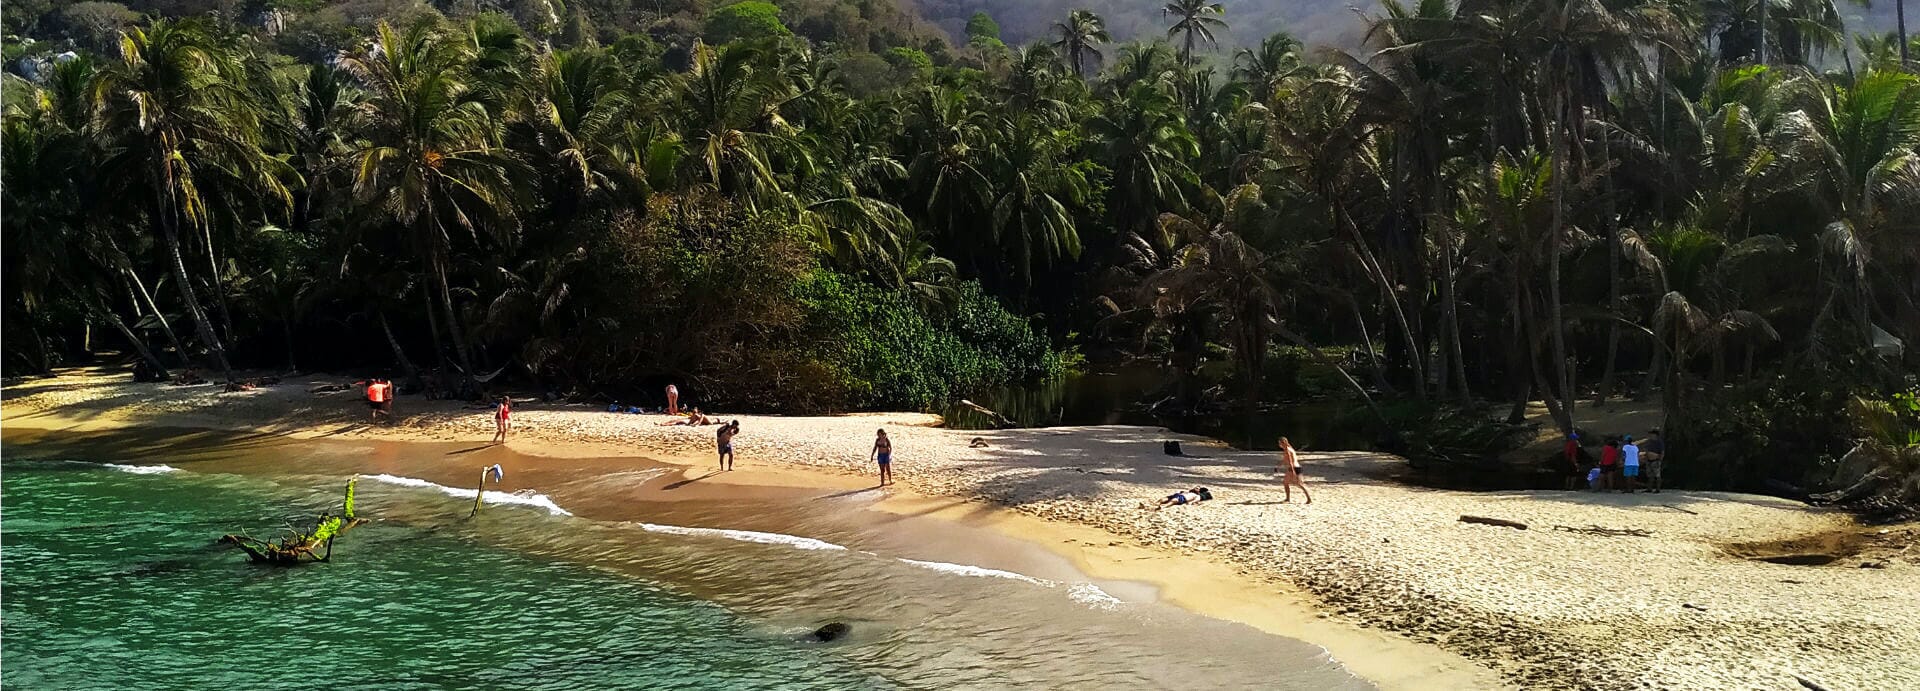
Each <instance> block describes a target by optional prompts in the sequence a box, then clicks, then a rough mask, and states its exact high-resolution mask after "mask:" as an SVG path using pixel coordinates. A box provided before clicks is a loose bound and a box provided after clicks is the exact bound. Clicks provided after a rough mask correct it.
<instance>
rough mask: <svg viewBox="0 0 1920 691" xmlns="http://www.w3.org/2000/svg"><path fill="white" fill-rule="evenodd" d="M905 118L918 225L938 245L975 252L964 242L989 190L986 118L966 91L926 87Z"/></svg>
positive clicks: (909, 175) (910, 184)
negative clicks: (952, 244) (910, 139)
mask: <svg viewBox="0 0 1920 691" xmlns="http://www.w3.org/2000/svg"><path fill="white" fill-rule="evenodd" d="M906 120H907V132H908V136H909V137H911V138H912V139H913V144H912V147H911V150H912V151H916V152H918V153H916V154H915V155H914V157H913V159H912V160H911V161H909V162H908V163H907V179H908V187H909V189H910V190H912V194H913V196H914V197H915V201H916V204H915V205H914V206H915V211H916V212H918V213H923V214H924V216H922V217H921V218H922V220H923V221H925V225H923V226H922V227H925V228H928V229H930V230H933V231H934V233H935V236H936V237H938V238H940V239H941V240H942V241H945V242H950V243H954V244H957V245H959V246H960V247H962V248H966V249H967V250H969V251H972V250H975V249H976V248H974V247H973V243H971V242H968V240H970V238H971V235H972V233H973V232H974V231H975V230H976V229H977V227H976V226H975V225H974V222H975V221H976V220H977V219H980V218H983V217H984V216H985V214H986V210H987V209H988V208H989V204H990V199H991V196H992V190H993V185H992V183H991V182H990V181H989V179H988V177H987V173H986V170H987V167H986V162H985V161H984V160H982V158H983V155H982V154H983V151H982V148H983V147H984V145H985V140H986V134H985V131H986V124H987V122H988V121H987V119H986V115H985V114H984V113H981V112H980V111H978V110H975V109H973V108H972V106H971V105H970V104H969V103H968V100H967V98H966V94H965V93H964V92H961V91H957V90H953V89H947V88H943V87H930V88H927V89H924V90H922V91H920V92H919V93H918V94H917V98H915V99H914V101H913V104H912V105H911V107H910V108H909V111H908V114H907V118H906ZM948 256H953V257H960V258H965V257H964V255H960V254H952V253H949V255H948Z"/></svg>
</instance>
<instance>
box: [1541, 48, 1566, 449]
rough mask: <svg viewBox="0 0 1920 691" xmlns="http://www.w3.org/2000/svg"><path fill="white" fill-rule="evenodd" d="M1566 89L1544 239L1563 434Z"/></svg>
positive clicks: (1557, 419) (1563, 86) (1561, 100)
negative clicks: (1550, 216)
mask: <svg viewBox="0 0 1920 691" xmlns="http://www.w3.org/2000/svg"><path fill="white" fill-rule="evenodd" d="M1566 89H1567V86H1566V83H1565V81H1564V80H1563V81H1562V82H1561V85H1560V88H1559V89H1558V91H1559V92H1560V93H1558V94H1556V97H1557V100H1558V101H1559V106H1560V127H1559V129H1560V131H1559V133H1558V135H1559V136H1557V137H1554V141H1553V227H1552V230H1551V231H1550V232H1552V233H1553V235H1552V236H1551V237H1549V238H1547V244H1548V250H1547V291H1548V298H1547V299H1548V300H1549V301H1550V302H1551V304H1550V305H1549V308H1550V309H1551V310H1552V311H1551V313H1550V315H1549V317H1548V318H1549V319H1551V320H1552V321H1553V324H1552V327H1553V334H1552V336H1553V372H1554V374H1555V376H1556V377H1557V379H1558V381H1555V382H1554V385H1555V386H1558V387H1560V393H1561V396H1560V397H1561V398H1562V399H1564V400H1565V401H1566V415H1565V416H1564V417H1561V416H1555V422H1558V423H1560V431H1561V432H1562V433H1565V432H1571V431H1573V408H1574V401H1573V399H1574V392H1573V377H1572V375H1571V374H1570V373H1568V371H1567V341H1566V322H1565V320H1564V319H1563V318H1562V314H1561V304H1560V302H1561V300H1560V251H1561V248H1562V247H1563V246H1564V245H1565V235H1566V223H1567V160H1566V159H1567V148H1568V144H1569V142H1568V141H1567V139H1568V138H1569V137H1571V136H1572V134H1570V133H1569V132H1568V127H1567V120H1568V118H1569V117H1570V116H1569V114H1568V112H1567V108H1569V107H1570V106H1569V105H1568V103H1567V100H1568V99H1567V94H1566ZM1542 393H1549V392H1542Z"/></svg>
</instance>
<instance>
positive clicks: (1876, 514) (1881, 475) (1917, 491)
mask: <svg viewBox="0 0 1920 691" xmlns="http://www.w3.org/2000/svg"><path fill="white" fill-rule="evenodd" d="M1847 416H1848V418H1849V419H1851V420H1852V422H1853V424H1854V428H1855V430H1856V435H1855V444H1854V447H1853V450H1852V451H1848V452H1847V454H1846V455H1845V456H1843V457H1841V459H1840V463H1839V470H1838V471H1837V472H1836V475H1853V474H1857V477H1858V479H1857V480H1853V481H1852V483H1851V484H1850V485H1848V486H1847V487H1845V488H1843V489H1839V490H1835V491H1832V492H1827V493H1824V494H1815V495H1813V496H1812V497H1811V498H1812V499H1813V501H1814V502H1816V503H1821V504H1831V505H1835V506H1840V507H1843V508H1846V509H1849V510H1852V511H1855V512H1858V513H1859V514H1860V515H1861V518H1863V519H1865V520H1866V521H1867V522H1869V523H1893V522H1897V521H1902V520H1907V519H1911V518H1914V517H1917V516H1920V390H1915V391H1907V392H1903V393H1899V394H1895V395H1894V396H1893V397H1892V398H1890V399H1884V400H1883V399H1876V398H1864V397H1858V396H1856V397H1854V398H1853V400H1851V401H1849V402H1848V404H1847ZM1862 469H1864V470H1865V472H1864V473H1861V472H1860V471H1861V470H1862Z"/></svg>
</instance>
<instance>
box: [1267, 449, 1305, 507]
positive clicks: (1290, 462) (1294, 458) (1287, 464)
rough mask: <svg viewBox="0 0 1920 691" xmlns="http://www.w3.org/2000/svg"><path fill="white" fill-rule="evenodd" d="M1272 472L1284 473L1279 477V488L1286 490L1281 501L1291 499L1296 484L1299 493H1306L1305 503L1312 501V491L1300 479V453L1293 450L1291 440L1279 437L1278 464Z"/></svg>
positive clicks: (1284, 501)
mask: <svg viewBox="0 0 1920 691" xmlns="http://www.w3.org/2000/svg"><path fill="white" fill-rule="evenodd" d="M1273 472H1276V473H1282V474H1283V475H1284V477H1282V478H1281V479H1280V488H1281V489H1284V490H1286V491H1287V498H1286V499H1282V500H1281V503H1283V504H1284V503H1286V502H1290V501H1293V488H1294V487H1296V486H1298V487H1299V488H1300V493H1301V494H1304V495H1307V503H1308V504H1312V503H1313V493H1312V492H1308V491H1307V483H1305V482H1301V481H1300V454H1299V453H1296V452H1295V451H1294V450H1293V442H1290V441H1287V438H1286V437H1281V438H1280V465H1279V466H1277V467H1275V468H1274V469H1273Z"/></svg>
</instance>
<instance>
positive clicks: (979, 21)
mask: <svg viewBox="0 0 1920 691" xmlns="http://www.w3.org/2000/svg"><path fill="white" fill-rule="evenodd" d="M967 37H968V38H990V39H993V40H994V41H995V42H999V40H1000V24H999V23H997V22H995V21H993V17H992V16H991V15H988V14H987V13H985V12H975V13H973V16H971V17H968V18H967Z"/></svg>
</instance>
